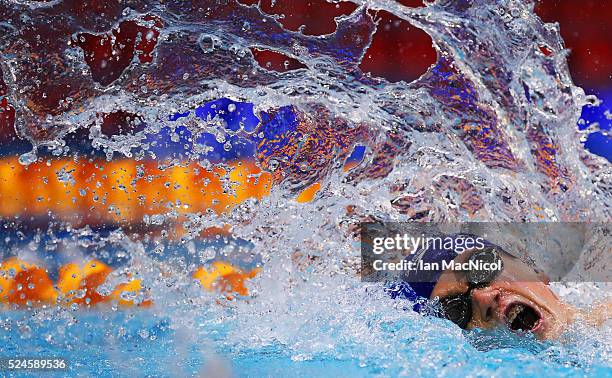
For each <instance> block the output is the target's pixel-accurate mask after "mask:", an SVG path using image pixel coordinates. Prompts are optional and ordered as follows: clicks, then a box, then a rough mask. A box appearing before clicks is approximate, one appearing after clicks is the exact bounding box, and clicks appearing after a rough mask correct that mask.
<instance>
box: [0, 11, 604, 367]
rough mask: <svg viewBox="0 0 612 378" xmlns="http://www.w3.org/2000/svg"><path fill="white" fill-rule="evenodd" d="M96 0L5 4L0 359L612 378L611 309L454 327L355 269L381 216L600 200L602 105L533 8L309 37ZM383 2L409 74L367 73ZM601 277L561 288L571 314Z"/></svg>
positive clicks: (251, 20) (588, 211) (432, 218)
mask: <svg viewBox="0 0 612 378" xmlns="http://www.w3.org/2000/svg"><path fill="white" fill-rule="evenodd" d="M94 3H95V4H93V5H92V6H89V3H87V4H85V3H82V2H76V1H53V2H17V1H13V2H2V4H0V14H2V15H3V17H2V18H3V21H2V22H0V49H1V54H0V71H1V72H0V74H1V75H0V78H2V80H1V81H0V104H1V108H0V112H2V113H1V114H0V115H2V117H3V118H2V119H1V120H4V119H5V118H6V119H9V118H10V119H11V120H13V119H14V125H13V124H11V127H9V128H7V130H8V131H7V133H9V134H7V135H8V136H7V137H6V138H4V136H3V138H4V139H1V140H2V141H3V144H2V146H0V147H1V148H0V154H1V155H2V156H0V217H1V220H2V222H1V223H0V228H1V229H2V231H1V232H2V236H1V237H0V262H1V263H2V264H3V269H2V276H1V277H0V284H1V285H0V286H1V288H2V290H3V292H2V297H1V302H2V303H1V305H2V306H3V310H2V312H1V314H0V325H1V329H2V332H1V333H0V345H2V348H1V351H0V352H1V355H0V357H4V356H22V357H45V358H46V357H57V358H66V359H67V360H68V362H69V369H68V370H67V371H63V372H49V373H45V374H48V375H49V376H53V375H57V376H65V375H70V376H136V377H140V376H151V377H159V376H169V377H174V376H207V377H208V376H211V377H214V376H218V377H223V376H239V377H240V376H253V377H259V376H305V377H312V376H418V377H437V376H449V377H490V376H499V377H506V376H508V377H511V376H512V377H514V376H520V377H522V378H524V377H531V376H533V377H540V376H542V375H544V374H546V375H551V376H568V377H571V376H592V377H607V376H612V353H611V352H612V350H611V348H612V347H611V345H610V343H609V340H610V336H612V335H611V334H610V327H609V324H608V325H606V326H604V327H603V328H601V329H593V328H590V327H588V326H587V325H584V324H580V323H577V324H574V325H573V326H572V327H571V328H570V329H568V330H567V331H566V333H565V334H564V335H563V336H562V337H561V338H560V339H559V340H556V341H547V342H541V341H537V340H535V339H534V338H533V336H531V335H515V334H513V333H511V332H509V331H507V330H494V331H472V332H465V331H462V330H461V329H458V328H457V327H456V326H454V325H453V324H450V323H449V322H448V321H446V320H442V319H437V318H430V317H424V316H421V315H419V314H416V313H413V312H411V311H407V310H406V308H409V307H410V305H411V304H410V303H405V302H402V301H401V300H393V299H392V298H390V297H389V296H388V295H386V294H385V292H384V290H383V283H366V282H362V281H361V279H360V275H359V273H360V264H359V263H360V248H359V247H360V245H359V240H358V237H357V234H358V228H359V224H360V223H361V222H364V221H369V220H372V219H374V220H378V221H383V222H385V221H386V222H391V221H393V222H478V221H480V222H492V221H494V222H593V223H594V222H608V221H609V220H610V219H612V214H611V210H610V209H612V191H610V187H611V181H610V177H611V176H610V161H609V159H610V155H609V151H608V149H607V148H606V146H607V143H609V136H607V134H606V133H607V129H609V123H608V124H606V123H605V122H604V118H605V119H607V118H609V117H607V116H605V115H604V116H602V115H601V114H599V113H597V114H594V113H593V111H595V109H600V110H601V109H603V108H600V107H598V106H597V105H598V104H599V102H598V99H596V98H594V97H593V96H587V95H586V94H585V92H584V90H583V89H582V88H579V87H577V86H576V85H574V83H573V82H572V78H571V76H570V74H569V70H568V67H567V54H566V53H567V51H566V50H565V48H564V45H563V41H562V40H561V38H560V35H559V32H558V27H557V26H555V25H552V24H546V23H544V22H542V21H541V20H540V19H539V18H538V17H537V16H536V15H535V14H534V12H533V4H531V3H529V2H527V3H525V2H522V1H514V0H496V1H485V0H470V1H467V0H466V1H446V0H438V1H433V2H431V3H430V2H427V4H426V6H424V7H419V8H413V7H405V6H402V5H400V4H398V3H395V2H388V1H367V2H364V1H351V3H353V4H354V5H355V7H354V8H355V10H354V11H352V12H349V14H347V15H345V16H342V17H339V18H337V19H336V31H335V32H332V33H330V34H326V35H322V36H313V35H308V34H304V33H302V32H299V31H291V30H288V29H286V28H285V27H284V26H283V25H282V24H281V23H279V22H278V20H276V19H275V18H274V17H272V16H270V15H267V14H265V13H264V12H263V11H262V10H261V9H260V8H259V7H258V6H257V5H251V6H249V5H244V4H242V3H241V2H238V1H235V0H227V1H212V0H211V1H208V0H206V1H198V2H195V1H194V2H191V1H163V2H153V1H133V2H130V6H129V7H127V6H125V5H124V4H123V3H117V2H94ZM382 11H384V12H389V13H391V14H393V15H394V16H395V17H398V18H400V19H403V20H405V21H407V22H409V23H410V24H411V25H413V26H414V27H415V28H419V29H421V30H423V31H424V32H425V33H427V34H428V35H429V36H430V37H431V40H432V44H433V47H434V48H435V50H436V53H437V59H436V62H435V64H433V65H432V66H431V67H429V69H427V71H426V72H423V74H422V75H421V76H420V77H419V78H417V79H416V80H414V81H412V82H410V83H406V82H396V83H394V82H389V81H387V80H386V79H384V78H378V77H373V76H371V75H369V74H366V73H364V72H362V71H361V69H360V61H361V59H362V57H363V56H364V54H365V53H366V52H367V49H368V46H369V45H370V43H371V41H372V36H373V34H374V33H375V32H376V28H377V27H378V26H377V23H376V18H375V17H374V14H375V13H376V12H382ZM4 20H6V22H5V21H4ZM254 50H265V51H268V52H269V53H271V54H277V55H280V57H281V58H280V59H282V60H286V64H285V62H284V61H283V62H282V63H281V64H282V65H283V66H285V68H286V69H285V70H281V71H282V72H278V71H279V70H275V69H272V68H273V67H272V66H274V65H270V66H267V65H265V64H263V65H262V64H260V62H259V61H258V60H257V59H256V56H255V55H256V54H255V52H254ZM271 67H272V68H271ZM5 115H6V117H5ZM589 117H591V118H589ZM602 117H603V118H602ZM593 120H598V121H597V122H593ZM11 122H12V121H11ZM13 126H14V127H13ZM3 132H4V131H3ZM4 141H8V142H6V143H5V142H4ZM598 246H600V245H598ZM600 247H601V246H600ZM547 252H548V251H545V250H538V251H533V254H534V256H530V257H533V258H534V259H535V260H537V259H538V258H541V259H544V258H545V257H547V256H546V253H547ZM605 257H606V256H603V258H605ZM591 265H592V266H595V267H601V266H604V267H605V266H606V265H605V261H597V263H595V264H591ZM5 267H8V268H5ZM609 289H610V287H609V285H608V284H606V283H588V282H581V283H563V284H557V285H556V286H555V290H557V291H558V293H559V294H560V296H561V297H562V298H564V299H565V300H567V301H569V302H571V303H574V304H576V305H578V306H580V307H585V306H588V305H590V304H592V303H594V302H597V301H603V300H606V299H607V298H609V292H610V290H609ZM31 373H32V372H23V374H21V375H23V376H29V375H30V374H31ZM2 374H7V375H11V374H12V372H6V371H4V372H2ZM13 375H14V376H19V373H15V374H13Z"/></svg>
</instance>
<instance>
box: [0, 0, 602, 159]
mask: <svg viewBox="0 0 612 378" xmlns="http://www.w3.org/2000/svg"><path fill="white" fill-rule="evenodd" d="M238 1H239V2H241V3H243V4H249V5H252V4H257V3H258V2H259V3H260V4H261V9H262V10H263V11H264V12H266V13H269V14H275V15H278V16H280V17H281V18H280V21H281V22H282V23H283V24H284V26H285V27H286V28H288V29H291V30H298V29H301V30H302V31H303V32H304V33H305V34H311V35H321V34H327V33H332V32H333V31H334V30H335V22H334V17H338V16H341V15H348V14H350V13H351V12H352V11H353V10H354V9H355V8H356V6H355V5H354V4H349V3H341V4H332V3H328V2H327V1H325V0H238ZM398 2H399V3H401V4H403V5H407V6H423V4H422V0H398ZM609 4H610V3H609V2H608V1H600V0H540V1H537V2H536V5H535V10H536V13H537V14H538V15H539V16H540V17H541V18H542V19H543V20H544V21H546V22H559V23H560V26H561V35H562V37H563V39H564V40H565V43H566V46H567V48H569V49H570V50H571V53H570V55H569V66H570V70H571V73H572V77H573V79H574V81H575V83H576V84H578V85H580V86H582V87H583V88H584V89H585V90H586V91H587V93H590V94H597V95H598V96H600V97H601V98H602V99H604V101H605V102H607V104H604V105H605V107H606V109H609V108H610V106H609V104H610V102H612V83H611V81H612V80H611V73H612V51H611V49H610V42H609V32H610V30H609V27H608V26H609V24H610V16H609V15H610V8H611V6H610V5H609ZM372 15H373V16H374V17H375V18H376V19H378V20H379V27H378V30H377V32H376V34H375V35H374V40H373V42H372V45H371V46H370V48H369V49H368V50H367V52H366V54H365V56H364V58H363V61H362V63H361V68H362V70H364V71H366V72H369V73H370V74H372V75H373V76H379V77H384V78H386V79H388V80H390V81H399V80H405V81H412V80H414V79H416V78H418V77H419V76H420V75H421V74H422V73H424V72H425V71H426V70H427V68H428V67H429V66H430V65H431V64H433V63H434V61H435V58H436V54H435V51H434V50H433V48H432V46H431V38H430V37H429V36H428V35H427V34H426V33H425V32H423V31H421V30H420V29H418V28H416V27H414V26H412V25H410V24H409V23H408V22H406V21H402V20H400V19H398V18H397V17H394V16H392V15H391V14H389V13H387V12H372ZM132 23H133V24H134V25H130V26H133V27H132V28H127V27H122V28H121V30H120V31H118V30H115V31H114V32H113V33H115V34H116V36H117V37H118V38H119V39H118V42H117V43H115V45H117V46H123V45H126V46H128V47H130V46H131V48H120V47H117V46H114V45H111V43H112V42H111V39H109V38H106V39H105V37H104V36H101V37H93V36H85V37H89V39H91V41H90V40H89V39H87V38H84V39H83V41H84V42H83V43H81V44H85V45H88V44H93V45H95V46H97V50H95V51H92V52H91V53H90V54H89V55H87V54H86V58H87V59H89V60H96V59H98V60H100V59H102V58H101V56H111V55H112V56H114V57H115V60H116V61H115V60H112V59H108V65H105V67H106V71H105V72H100V73H99V75H98V76H99V77H98V79H99V80H98V81H99V82H101V83H105V82H106V81H108V80H111V81H112V79H114V78H115V77H116V76H117V75H118V73H120V72H121V71H122V69H123V68H124V66H126V65H127V64H128V63H129V61H131V59H132V57H133V54H134V53H138V54H140V55H139V58H140V60H141V61H143V60H145V61H146V58H150V55H147V54H150V51H149V50H152V49H153V48H154V47H155V42H156V37H157V34H154V35H153V37H154V40H153V41H152V43H149V45H146V46H144V45H143V46H140V47H139V48H140V49H141V50H142V51H137V50H138V48H136V47H134V43H135V42H134V41H132V44H131V45H130V43H124V42H125V41H123V40H121V39H122V38H124V39H127V40H129V39H130V38H131V39H133V36H130V34H129V32H130V31H134V30H138V28H139V27H140V28H141V27H142V26H139V25H138V24H137V23H135V22H133V21H132ZM123 26H126V25H123ZM157 26H161V25H157ZM132 29H133V30H132ZM153 31H154V32H155V33H158V32H157V31H156V30H153ZM132 34H133V33H132ZM100 39H102V41H100ZM120 40H121V41H120ZM119 42H121V44H119ZM98 50H99V51H98ZM111 52H112V54H111ZM253 53H254V54H255V57H256V59H257V60H258V61H259V62H260V64H262V66H267V67H269V68H271V69H276V70H278V71H284V70H287V69H295V68H298V67H299V65H300V63H299V62H297V61H292V60H290V59H287V57H285V56H283V55H280V54H275V53H273V52H269V51H257V50H254V51H253ZM124 55H125V56H124ZM123 58H125V59H123ZM286 60H287V62H285V61H286ZM91 66H92V67H99V65H96V64H94V65H91ZM115 66H117V67H115ZM115 68H116V69H115ZM115 71H117V72H115ZM94 73H95V72H94ZM105 75H106V76H105ZM107 76H108V77H107ZM5 94H6V88H5V86H4V83H3V82H2V80H0V142H2V143H4V142H9V141H11V140H13V137H14V136H15V134H14V128H13V123H14V118H15V113H14V110H13V108H12V106H11V104H10V103H9V102H8V101H7V99H6V98H3V96H4V95H5ZM600 110H601V111H600V112H599V113H601V114H599V115H598V116H596V117H595V118H596V119H597V120H598V122H600V123H604V125H602V127H603V128H604V129H606V128H609V126H610V125H609V124H610V121H609V120H607V118H605V117H603V112H604V110H603V109H600ZM597 117H599V118H597ZM606 122H607V126H606V125H605V123H606ZM604 148H605V147H604Z"/></svg>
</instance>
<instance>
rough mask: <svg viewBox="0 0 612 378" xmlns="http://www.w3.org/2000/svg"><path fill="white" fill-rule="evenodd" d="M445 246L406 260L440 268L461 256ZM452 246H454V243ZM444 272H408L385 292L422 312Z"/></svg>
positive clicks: (455, 236)
mask: <svg viewBox="0 0 612 378" xmlns="http://www.w3.org/2000/svg"><path fill="white" fill-rule="evenodd" d="M446 237H450V238H453V239H455V240H457V239H460V238H462V239H465V238H472V239H474V238H478V236H476V235H472V234H455V235H447V236H446ZM443 238H444V236H443ZM480 240H482V242H483V244H484V245H485V246H494V245H493V244H491V243H489V242H487V241H486V240H483V239H482V238H480ZM445 245H446V243H439V245H437V246H436V245H435V243H434V244H433V245H431V246H427V248H423V249H421V250H419V251H417V252H415V253H414V254H412V255H409V256H407V257H406V258H405V260H406V261H411V262H413V263H415V264H418V262H419V261H422V262H423V263H424V264H426V263H428V264H432V263H438V265H439V266H443V262H445V263H448V262H451V261H452V260H454V259H455V257H457V256H458V255H459V252H456V251H455V249H454V248H445ZM452 245H453V246H454V243H453V244H452ZM443 272H444V270H442V269H439V270H437V269H436V270H425V269H423V270H421V269H414V270H407V271H405V272H404V273H403V274H402V275H401V276H400V279H401V281H399V282H392V283H389V284H387V286H386V288H385V290H386V291H387V293H388V294H389V295H390V296H391V298H394V299H395V298H398V299H407V300H409V301H410V302H412V303H413V306H412V309H413V310H414V311H417V312H421V310H422V309H423V308H424V305H425V304H426V302H427V300H428V299H429V297H430V296H431V293H432V292H433V289H434V287H435V286H436V283H437V282H438V279H440V276H441V275H442V273H443Z"/></svg>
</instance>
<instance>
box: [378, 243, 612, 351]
mask: <svg viewBox="0 0 612 378" xmlns="http://www.w3.org/2000/svg"><path fill="white" fill-rule="evenodd" d="M408 259H409V260H410V261H414V262H415V263H416V262H418V261H419V260H421V261H423V262H424V263H436V262H437V263H438V264H439V265H440V266H442V263H443V262H444V263H445V264H446V265H447V266H448V263H449V262H454V263H465V262H469V261H470V260H472V261H473V262H474V263H476V262H497V261H499V260H501V264H500V265H501V269H499V270H489V271H487V270H455V269H452V268H449V269H446V270H441V269H440V270H427V271H425V270H421V271H419V270H411V271H407V272H405V274H403V275H402V277H401V278H402V280H401V281H400V282H398V283H394V284H392V285H390V286H389V287H388V288H387V290H388V292H389V294H390V295H391V296H392V297H393V298H404V299H409V300H411V301H412V302H413V303H414V305H413V309H414V310H415V311H417V312H421V313H433V314H434V315H436V316H439V317H445V318H447V319H449V320H450V321H452V322H453V323H455V324H457V325H458V326H459V327H461V328H463V329H468V330H469V329H474V328H481V329H492V328H496V327H500V326H506V327H508V328H509V329H510V330H512V331H514V332H517V333H528V332H531V333H533V334H534V335H535V336H536V337H537V338H538V339H540V340H545V339H554V338H558V337H559V336H560V335H561V333H562V332H563V330H564V329H566V328H567V326H568V325H570V324H571V323H572V322H574V321H575V320H577V319H579V318H582V319H583V320H584V321H585V322H586V323H588V324H590V325H593V326H601V325H602V324H603V323H604V322H605V321H607V320H609V319H610V314H611V313H612V306H611V305H610V304H607V305H603V306H599V307H598V308H595V309H593V310H592V311H590V312H586V311H583V310H579V309H577V308H574V307H572V306H570V305H569V304H567V303H565V302H563V301H562V300H561V299H560V298H559V297H558V296H557V295H556V294H555V293H554V292H553V291H552V290H551V288H550V286H549V280H548V278H547V277H546V275H545V274H544V273H542V272H540V271H538V270H537V269H534V268H533V267H531V266H530V265H528V264H526V263H524V262H523V261H521V260H520V259H518V258H516V257H514V256H512V255H510V254H509V253H507V252H505V251H503V250H502V249H501V248H500V247H498V246H496V245H493V244H490V243H487V244H486V246H485V248H483V249H480V250H471V251H466V252H464V253H461V254H458V253H456V252H454V251H453V250H447V249H435V248H429V249H426V250H421V251H420V252H417V253H415V254H414V255H411V256H410V257H408ZM415 265H416V264H415ZM453 265H454V266H455V265H456V264H453ZM456 266H458V265H456ZM463 266H466V265H465V264H464V265H463ZM472 266H475V264H474V265H472Z"/></svg>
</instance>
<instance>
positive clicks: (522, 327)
mask: <svg viewBox="0 0 612 378" xmlns="http://www.w3.org/2000/svg"><path fill="white" fill-rule="evenodd" d="M541 320H542V317H541V316H540V313H539V312H538V311H536V310H535V309H534V308H533V307H531V306H529V305H527V304H524V303H514V304H512V305H510V306H508V308H507V309H506V322H507V324H508V327H509V328H510V329H511V330H513V331H525V332H526V331H535V330H536V329H537V328H539V326H540V324H541Z"/></svg>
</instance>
